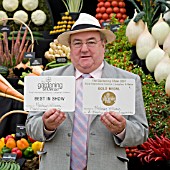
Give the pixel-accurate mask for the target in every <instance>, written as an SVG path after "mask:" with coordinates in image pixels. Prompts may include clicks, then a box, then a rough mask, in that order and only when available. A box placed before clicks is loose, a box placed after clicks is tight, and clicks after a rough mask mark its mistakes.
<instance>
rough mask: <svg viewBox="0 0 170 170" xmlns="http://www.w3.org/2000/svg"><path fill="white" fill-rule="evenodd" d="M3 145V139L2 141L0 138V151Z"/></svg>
mask: <svg viewBox="0 0 170 170" xmlns="http://www.w3.org/2000/svg"><path fill="white" fill-rule="evenodd" d="M4 146H5V143H4V141H2V140H1V139H0V152H1V150H2V148H3V147H4Z"/></svg>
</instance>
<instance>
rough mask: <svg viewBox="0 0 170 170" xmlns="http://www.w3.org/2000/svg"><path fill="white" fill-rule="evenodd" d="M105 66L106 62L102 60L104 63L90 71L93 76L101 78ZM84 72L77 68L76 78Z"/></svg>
mask: <svg viewBox="0 0 170 170" xmlns="http://www.w3.org/2000/svg"><path fill="white" fill-rule="evenodd" d="M103 67H104V62H102V64H101V65H100V66H99V67H98V68H97V69H96V70H94V71H93V72H91V73H89V74H90V75H91V76H92V77H93V78H101V76H102V69H103ZM82 74H83V73H81V72H80V71H79V70H77V69H76V72H75V77H76V80H77V79H78V78H79V77H81V75H82Z"/></svg>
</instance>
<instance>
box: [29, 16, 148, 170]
mask: <svg viewBox="0 0 170 170" xmlns="http://www.w3.org/2000/svg"><path fill="white" fill-rule="evenodd" d="M113 40H115V35H114V34H113V33H112V32H111V31H110V30H107V29H101V27H100V24H99V22H98V20H97V19H96V18H94V17H93V16H91V15H89V14H86V13H81V14H80V16H79V18H78V20H77V21H76V22H75V24H74V25H73V26H72V30H71V31H68V32H64V33H62V34H60V35H59V36H58V41H59V42H60V43H61V44H64V45H69V46H70V49H71V53H70V57H71V61H72V64H71V65H69V66H64V67H59V68H55V69H51V70H47V71H44V72H43V73H42V76H44V75H45V76H48V75H53V76H75V78H76V98H78V96H79V92H78V91H79V90H78V89H80V88H78V87H79V86H80V81H81V80H82V75H83V76H84V74H90V77H91V78H125V79H134V80H135V83H136V86H135V88H136V90H135V93H136V94H135V96H136V98H135V114H134V115H129V116H122V115H121V114H119V113H116V112H113V111H110V112H104V113H103V114H102V115H90V116H87V115H86V117H84V118H83V119H86V118H87V119H88V123H84V124H86V126H87V132H85V134H84V133H83V132H82V131H83V128H84V127H83V126H84V125H82V124H81V128H82V129H81V130H82V131H80V133H79V135H77V136H76V137H77V140H75V138H76V137H75V135H74V134H75V131H76V125H75V124H76V123H75V122H76V120H75V119H76V115H78V113H77V111H76V110H77V108H76V110H75V113H73V112H72V113H64V112H62V111H59V110H57V108H54V109H50V110H47V111H46V112H45V113H42V112H31V113H29V115H28V118H27V120H26V130H27V133H28V134H29V135H30V136H31V137H32V138H34V139H36V140H39V141H44V142H45V145H44V152H42V156H41V163H40V169H41V170H47V169H48V170H70V169H72V170H84V169H87V170H127V162H128V159H127V157H126V152H125V149H124V147H126V146H137V145H139V144H142V143H143V142H145V141H146V139H147V137H148V123H147V119H146V114H145V110H144V103H143V97H142V90H141V81H140V78H139V76H138V75H135V74H132V73H129V72H127V71H125V70H121V69H119V68H115V67H113V66H111V65H109V64H108V63H106V61H104V52H105V44H106V43H109V42H112V41H113ZM77 100H78V99H77ZM77 105H78V106H77V107H79V104H77ZM79 111H81V109H79ZM79 114H80V113H79ZM83 115H84V114H82V116H83ZM81 121H82V120H81V118H80V119H79V122H78V123H80V122H81ZM83 134H84V138H85V140H86V141H85V145H83V146H82V145H81V144H80V143H79V146H78V145H77V146H75V143H76V142H80V141H81V140H82V139H81V136H82V135H83ZM80 145H81V147H80ZM76 149H79V152H78V153H77V152H76V151H75V150H76ZM82 150H85V151H84V152H85V154H83V151H82Z"/></svg>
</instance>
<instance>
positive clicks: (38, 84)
mask: <svg viewBox="0 0 170 170" xmlns="http://www.w3.org/2000/svg"><path fill="white" fill-rule="evenodd" d="M50 108H57V109H59V110H61V111H63V112H73V111H74V110H75V77H74V76H26V77H25V78H24V110H26V111H46V110H48V109H50Z"/></svg>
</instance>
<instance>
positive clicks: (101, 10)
mask: <svg viewBox="0 0 170 170" xmlns="http://www.w3.org/2000/svg"><path fill="white" fill-rule="evenodd" d="M100 12H101V13H102V14H103V13H105V12H106V8H105V7H104V6H103V7H101V8H100Z"/></svg>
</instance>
